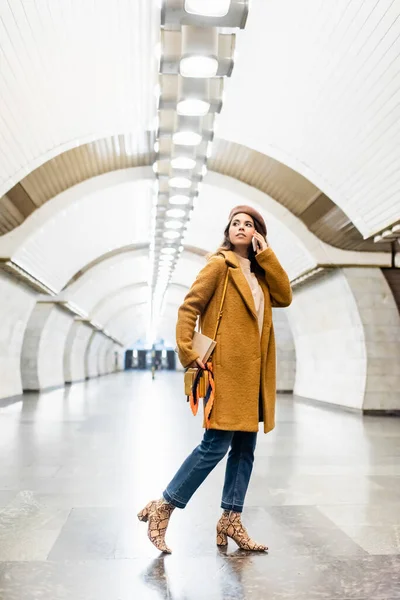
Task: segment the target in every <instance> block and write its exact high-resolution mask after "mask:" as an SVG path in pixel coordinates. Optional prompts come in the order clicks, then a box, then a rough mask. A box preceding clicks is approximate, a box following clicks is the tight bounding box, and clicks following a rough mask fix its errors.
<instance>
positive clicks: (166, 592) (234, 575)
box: [140, 548, 261, 600]
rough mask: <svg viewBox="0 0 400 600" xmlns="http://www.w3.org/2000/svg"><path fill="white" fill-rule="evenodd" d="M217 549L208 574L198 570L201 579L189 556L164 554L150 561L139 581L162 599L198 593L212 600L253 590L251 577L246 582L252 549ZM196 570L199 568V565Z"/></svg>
mask: <svg viewBox="0 0 400 600" xmlns="http://www.w3.org/2000/svg"><path fill="white" fill-rule="evenodd" d="M217 552H218V554H217V556H216V560H217V565H216V567H217V568H216V569H215V570H213V571H210V572H209V577H207V578H205V577H204V571H203V576H201V574H200V573H199V575H200V577H201V581H200V580H199V578H198V577H195V576H194V574H193V572H191V565H190V563H191V562H192V561H191V560H190V561H185V559H184V558H183V559H182V558H177V559H176V560H174V559H173V557H165V556H160V557H158V558H156V559H154V560H152V561H151V562H150V563H149V565H148V566H147V567H146V569H145V570H143V571H142V572H141V574H140V578H141V581H142V583H144V584H145V585H146V587H147V588H148V589H149V590H151V591H155V592H157V593H158V595H159V598H160V599H162V600H165V599H167V600H191V599H193V598H195V597H200V596H201V597H203V598H210V599H213V600H214V599H215V600H226V599H230V600H245V599H246V591H245V590H246V589H247V590H248V591H250V588H252V589H253V590H254V587H252V586H249V581H250V578H249V580H248V581H247V582H246V571H248V570H249V568H250V567H251V565H252V561H253V557H254V554H255V553H249V552H245V551H243V550H236V551H235V552H231V553H228V551H227V550H226V549H223V548H222V549H218V551H217ZM208 560H209V559H208ZM199 561H201V558H200V559H199ZM199 571H200V572H201V571H202V569H200V568H199ZM215 574H216V576H215ZM245 584H246V585H245ZM200 590H201V593H200ZM197 595H199V596H197ZM260 598H261V596H260Z"/></svg>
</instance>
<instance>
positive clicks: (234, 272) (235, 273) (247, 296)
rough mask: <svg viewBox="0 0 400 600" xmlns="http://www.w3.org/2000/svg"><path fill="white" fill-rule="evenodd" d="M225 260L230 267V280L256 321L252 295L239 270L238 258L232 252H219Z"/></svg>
mask: <svg viewBox="0 0 400 600" xmlns="http://www.w3.org/2000/svg"><path fill="white" fill-rule="evenodd" d="M220 254H222V256H223V257H224V258H225V262H226V264H227V265H228V267H230V269H229V271H230V276H231V277H230V278H231V280H232V282H233V283H234V285H235V286H236V287H237V289H238V291H239V294H240V295H241V296H242V299H243V301H244V303H245V304H246V306H247V308H248V309H249V311H250V313H251V314H252V315H253V317H254V318H255V319H258V316H257V312H256V307H255V305H254V298H253V294H252V293H251V289H250V286H249V284H248V281H247V279H246V277H245V276H244V275H243V271H242V269H241V268H240V264H239V260H238V257H237V256H236V254H235V253H234V252H232V250H222V251H221V252H220Z"/></svg>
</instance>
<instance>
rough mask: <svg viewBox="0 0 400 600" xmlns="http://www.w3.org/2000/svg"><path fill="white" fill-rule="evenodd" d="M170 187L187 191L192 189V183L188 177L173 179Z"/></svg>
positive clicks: (170, 181)
mask: <svg viewBox="0 0 400 600" xmlns="http://www.w3.org/2000/svg"><path fill="white" fill-rule="evenodd" d="M169 185H170V186H171V187H175V188H182V189H185V188H186V189H187V188H190V187H191V185H192V182H191V181H190V179H188V178H187V177H171V179H170V180H169Z"/></svg>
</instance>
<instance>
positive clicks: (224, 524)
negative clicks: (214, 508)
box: [217, 510, 268, 552]
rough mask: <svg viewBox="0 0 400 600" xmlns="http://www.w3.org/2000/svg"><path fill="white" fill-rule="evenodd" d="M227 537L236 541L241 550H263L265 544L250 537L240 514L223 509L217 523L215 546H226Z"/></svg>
mask: <svg viewBox="0 0 400 600" xmlns="http://www.w3.org/2000/svg"><path fill="white" fill-rule="evenodd" d="M228 537H230V538H231V539H232V540H233V541H234V542H236V543H237V545H238V546H239V548H241V549H242V550H253V551H256V552H265V551H266V550H268V548H267V546H264V545H263V544H257V542H255V541H254V540H252V539H251V537H250V536H249V534H248V533H247V531H246V528H245V527H244V526H243V524H242V520H241V514H240V513H238V512H233V511H229V510H225V511H224V512H223V514H222V517H221V518H220V520H219V521H218V523H217V546H226V545H227V544H228Z"/></svg>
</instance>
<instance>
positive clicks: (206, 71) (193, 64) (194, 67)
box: [179, 54, 218, 77]
mask: <svg viewBox="0 0 400 600" xmlns="http://www.w3.org/2000/svg"><path fill="white" fill-rule="evenodd" d="M179 70H180V74H181V75H182V77H215V75H216V74H217V71H218V60H217V59H216V58H215V57H214V56H202V55H201V54H195V55H192V56H184V57H183V58H181V62H180V63H179Z"/></svg>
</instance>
